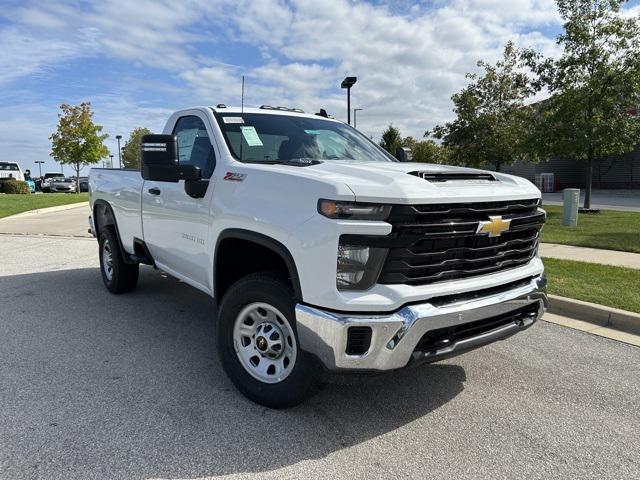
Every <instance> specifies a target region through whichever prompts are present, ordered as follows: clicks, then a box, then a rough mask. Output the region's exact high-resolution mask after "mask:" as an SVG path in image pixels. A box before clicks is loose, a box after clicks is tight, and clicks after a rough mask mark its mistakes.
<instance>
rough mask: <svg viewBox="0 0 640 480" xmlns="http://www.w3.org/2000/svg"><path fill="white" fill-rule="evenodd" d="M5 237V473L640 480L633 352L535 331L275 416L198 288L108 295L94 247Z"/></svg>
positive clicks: (338, 390) (1, 321)
mask: <svg viewBox="0 0 640 480" xmlns="http://www.w3.org/2000/svg"><path fill="white" fill-rule="evenodd" d="M0 244H1V245H2V248H0V301H1V305H2V307H0V338H1V339H2V343H1V347H0V405H1V408H0V478H2V479H12V480H13V479H35V478H42V479H45V478H46V479H93V478H134V479H156V478H163V479H165V478H180V479H196V478H197V479H200V478H210V477H225V478H226V476H228V477H230V478H248V477H252V476H259V477H260V478H263V477H265V478H332V479H340V478H349V479H351V478H362V479H371V478H439V479H448V478H451V479H460V478H505V479H517V478H523V479H525V478H526V479H529V480H530V479H550V478H625V479H626V478H628V479H631V478H640V402H639V401H638V399H639V398H640V374H639V366H640V349H639V348H637V347H633V346H630V345H626V344H622V343H618V342H615V341H612V340H608V339H605V338H601V337H596V336H592V335H589V334H586V333H583V332H579V331H575V330H571V329H567V328H564V327H561V326H557V325H553V324H548V323H545V322H539V323H538V324H537V325H535V326H534V327H533V328H531V329H530V330H528V331H526V332H524V333H522V334H519V335H517V336H515V337H512V338H511V339H509V340H507V341H505V342H501V343H498V344H493V345H491V346H489V347H485V348H483V349H480V350H476V351H474V352H471V353H469V354H467V355H464V356H462V357H458V358H454V359H451V360H448V361H445V362H441V363H438V364H434V365H428V366H424V367H421V368H418V369H414V370H409V371H403V372H400V373H396V374H394V375H391V376H386V377H382V378H377V379H375V380H372V381H368V382H359V383H358V384H357V385H327V386H325V387H324V388H323V389H322V391H321V392H320V393H319V394H318V395H317V396H316V397H314V398H313V399H311V401H309V402H308V403H306V404H304V405H301V406H299V407H296V408H294V409H291V410H286V411H273V410H268V409H266V408H264V407H260V406H257V405H255V404H253V403H251V402H249V401H248V400H246V399H245V398H244V397H242V396H241V395H240V394H239V393H237V392H236V391H235V390H234V388H233V386H232V384H231V383H230V381H229V380H227V378H226V377H225V375H224V373H223V371H222V369H221V367H220V365H219V364H218V361H217V359H216V352H215V347H214V342H213V323H214V321H215V308H214V304H213V301H212V300H211V299H209V298H208V297H207V296H205V295H204V294H201V293H199V292H198V291H196V290H194V289H192V288H190V287H188V286H186V285H184V284H182V283H180V282H178V281H176V280H174V279H171V278H168V277H165V276H163V275H162V274H161V273H160V272H158V271H154V270H152V269H151V268H144V269H143V270H142V275H141V281H140V284H139V288H138V290H137V291H135V292H133V293H131V294H128V295H123V296H112V295H110V294H109V293H107V291H106V290H105V289H104V288H103V286H102V283H101V280H100V274H99V270H98V268H97V246H96V243H95V241H94V240H91V239H82V238H73V239H72V238H54V237H31V236H6V235H5V236H0ZM256 474H258V475H256Z"/></svg>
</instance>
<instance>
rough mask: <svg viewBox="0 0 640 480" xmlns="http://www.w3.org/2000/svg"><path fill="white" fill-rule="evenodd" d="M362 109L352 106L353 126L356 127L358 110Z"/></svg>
mask: <svg viewBox="0 0 640 480" xmlns="http://www.w3.org/2000/svg"><path fill="white" fill-rule="evenodd" d="M361 110H362V109H361V108H354V109H353V128H358V117H357V115H358V112H360V111H361Z"/></svg>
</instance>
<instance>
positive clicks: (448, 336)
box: [414, 302, 539, 353]
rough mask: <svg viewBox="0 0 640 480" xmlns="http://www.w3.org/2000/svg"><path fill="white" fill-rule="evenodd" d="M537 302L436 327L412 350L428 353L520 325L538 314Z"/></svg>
mask: <svg viewBox="0 0 640 480" xmlns="http://www.w3.org/2000/svg"><path fill="white" fill-rule="evenodd" d="M538 308H539V306H538V303H537V302H534V303H531V304H529V305H526V306H524V307H521V308H518V309H516V310H513V311H511V312H507V313H503V314H500V315H496V316H494V317H489V318H483V319H482V320H477V321H475V322H469V323H463V324H461V325H455V326H453V327H444V328H438V329H436V330H430V331H428V332H427V333H425V334H424V335H423V337H422V338H421V339H420V341H419V342H418V344H417V345H416V348H415V349H414V351H416V352H424V353H430V352H435V351H436V350H438V349H439V348H444V347H447V346H449V345H453V344H454V343H456V342H459V341H460V340H466V339H468V338H472V337H477V336H479V335H482V334H483V333H487V332H490V331H491V330H495V329H497V328H500V327H503V326H505V325H510V324H513V323H516V324H519V325H522V324H523V322H524V321H525V320H526V319H529V318H533V317H535V316H537V315H538Z"/></svg>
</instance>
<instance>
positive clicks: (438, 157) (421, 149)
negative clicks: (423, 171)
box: [402, 137, 448, 163]
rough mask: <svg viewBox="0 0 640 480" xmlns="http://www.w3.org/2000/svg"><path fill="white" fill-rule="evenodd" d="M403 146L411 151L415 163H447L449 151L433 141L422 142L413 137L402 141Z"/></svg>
mask: <svg viewBox="0 0 640 480" xmlns="http://www.w3.org/2000/svg"><path fill="white" fill-rule="evenodd" d="M402 145H403V146H405V147H409V148H410V149H411V156H412V158H413V161H414V162H422V163H447V160H448V156H447V149H446V148H445V147H443V146H441V145H438V144H437V143H436V142H434V141H433V140H429V139H427V140H422V141H421V140H416V139H415V138H413V137H406V138H405V139H404V140H403V141H402Z"/></svg>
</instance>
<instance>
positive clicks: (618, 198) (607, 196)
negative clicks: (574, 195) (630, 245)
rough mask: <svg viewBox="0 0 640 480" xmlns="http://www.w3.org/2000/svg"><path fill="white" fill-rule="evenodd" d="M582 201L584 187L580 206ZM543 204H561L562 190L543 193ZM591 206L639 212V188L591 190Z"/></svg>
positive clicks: (581, 192) (581, 191) (581, 190)
mask: <svg viewBox="0 0 640 480" xmlns="http://www.w3.org/2000/svg"><path fill="white" fill-rule="evenodd" d="M583 202H584V189H580V206H582V204H583ZM542 204H543V205H562V192H553V193H543V194H542ZM591 206H592V207H593V208H601V209H603V210H622V211H627V212H640V190H603V189H597V188H594V189H593V191H592V192H591Z"/></svg>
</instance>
